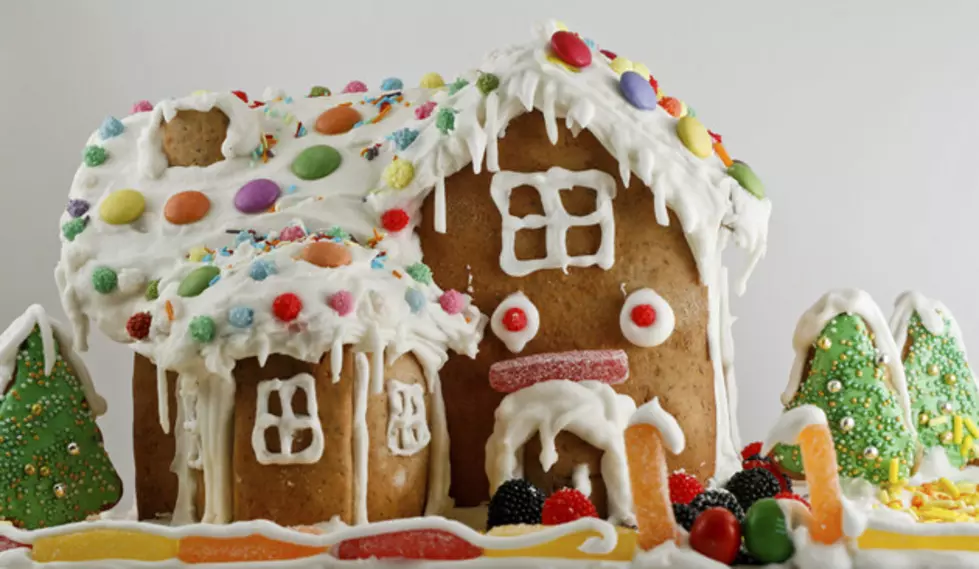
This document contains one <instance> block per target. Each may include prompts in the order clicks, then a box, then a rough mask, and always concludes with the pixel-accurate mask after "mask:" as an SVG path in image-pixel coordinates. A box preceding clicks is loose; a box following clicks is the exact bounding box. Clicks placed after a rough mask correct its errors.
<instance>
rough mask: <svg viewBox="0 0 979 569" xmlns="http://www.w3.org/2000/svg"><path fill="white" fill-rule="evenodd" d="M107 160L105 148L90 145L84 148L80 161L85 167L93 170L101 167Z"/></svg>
mask: <svg viewBox="0 0 979 569" xmlns="http://www.w3.org/2000/svg"><path fill="white" fill-rule="evenodd" d="M108 158H109V153H108V152H106V150H105V148H102V147H101V146H96V145H94V144H93V145H91V146H86V147H85V152H84V154H82V159H83V160H84V162H85V165H86V166H88V167H90V168H94V167H96V166H101V165H102V164H104V163H105V161H106V160H107V159H108Z"/></svg>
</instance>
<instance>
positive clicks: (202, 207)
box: [163, 190, 211, 225]
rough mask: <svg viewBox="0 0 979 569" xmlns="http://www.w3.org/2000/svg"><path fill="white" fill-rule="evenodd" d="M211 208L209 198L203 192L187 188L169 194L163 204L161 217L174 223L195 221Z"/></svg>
mask: <svg viewBox="0 0 979 569" xmlns="http://www.w3.org/2000/svg"><path fill="white" fill-rule="evenodd" d="M210 210H211V200H209V199H208V198H207V196H205V195H204V194H203V193H201V192H198V191H196V190H188V191H186V192H180V193H177V194H174V195H172V196H170V199H168V200H167V203H166V205H165V206H163V217H165V218H166V220H167V221H169V222H170V223H172V224H174V225H187V224H189V223H196V222H198V221H200V220H202V219H204V216H205V215H207V212H208V211H210Z"/></svg>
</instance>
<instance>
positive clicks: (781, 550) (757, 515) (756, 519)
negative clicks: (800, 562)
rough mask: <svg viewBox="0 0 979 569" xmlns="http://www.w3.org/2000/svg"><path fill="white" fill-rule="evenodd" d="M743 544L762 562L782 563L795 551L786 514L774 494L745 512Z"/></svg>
mask: <svg viewBox="0 0 979 569" xmlns="http://www.w3.org/2000/svg"><path fill="white" fill-rule="evenodd" d="M742 533H743V534H744V546H745V547H746V548H747V549H748V553H750V554H752V555H753V556H754V557H755V558H757V559H758V560H759V561H761V562H763V563H782V562H784V561H787V560H788V559H789V558H791V557H792V555H794V554H795V546H794V545H793V544H792V538H791V537H790V536H789V528H788V525H787V524H786V522H785V514H784V513H783V512H782V508H781V507H780V506H779V505H778V502H777V501H776V500H775V499H774V498H763V499H761V500H758V501H757V502H755V503H754V504H752V505H751V507H750V508H748V513H747V514H745V516H744V524H743V531H742Z"/></svg>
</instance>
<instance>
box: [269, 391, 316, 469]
mask: <svg viewBox="0 0 979 569" xmlns="http://www.w3.org/2000/svg"><path fill="white" fill-rule="evenodd" d="M299 390H302V391H303V393H304V394H305V395H306V413H304V414H301V415H297V414H296V412H295V411H294V410H293V408H292V399H293V396H294V395H295V394H296V392H297V391H299ZM273 394H274V395H275V396H276V397H278V398H279V403H280V407H281V408H282V415H273V414H272V413H270V412H269V400H270V398H271V397H272V396H273ZM273 427H275V428H276V429H277V430H278V431H279V452H272V451H270V450H269V449H268V445H267V444H266V442H265V431H267V430H268V429H270V428H273ZM307 429H309V430H311V431H312V433H313V435H312V441H310V444H309V446H308V447H306V448H304V449H303V450H301V451H299V452H296V453H294V452H292V442H293V439H294V437H295V435H296V433H298V432H300V431H304V430H307ZM324 446H325V440H324V435H323V425H322V424H321V423H320V420H319V408H318V406H317V403H316V380H315V379H314V378H313V376H312V375H310V374H308V373H300V374H298V375H295V376H293V377H292V378H290V379H285V380H283V379H267V380H265V381H260V382H259V383H258V398H257V400H256V411H255V426H254V428H253V429H252V450H254V451H255V458H256V460H258V462H259V464H263V465H269V464H314V463H316V462H318V461H319V460H320V458H322V457H323V449H324Z"/></svg>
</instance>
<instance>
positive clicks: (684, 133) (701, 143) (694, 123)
mask: <svg viewBox="0 0 979 569" xmlns="http://www.w3.org/2000/svg"><path fill="white" fill-rule="evenodd" d="M676 134H677V136H679V137H680V141H681V142H683V145H684V146H686V147H687V150H689V151H690V152H692V153H693V155H694V156H697V157H698V158H707V157H708V156H710V155H711V154H713V152H714V144H713V142H714V140H713V139H712V138H711V137H710V133H708V132H707V128H706V127H704V125H703V123H701V122H700V121H699V120H697V118H696V117H692V116H690V115H687V116H685V117H682V118H681V119H680V120H678V121H677V122H676Z"/></svg>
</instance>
